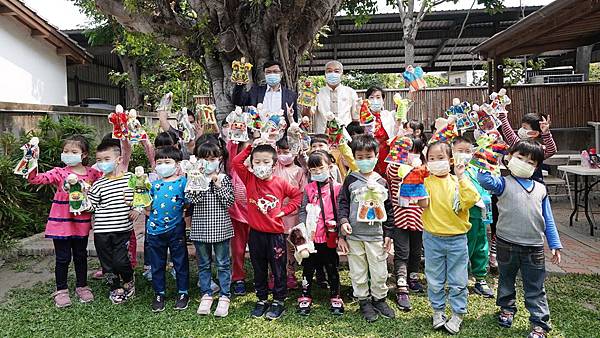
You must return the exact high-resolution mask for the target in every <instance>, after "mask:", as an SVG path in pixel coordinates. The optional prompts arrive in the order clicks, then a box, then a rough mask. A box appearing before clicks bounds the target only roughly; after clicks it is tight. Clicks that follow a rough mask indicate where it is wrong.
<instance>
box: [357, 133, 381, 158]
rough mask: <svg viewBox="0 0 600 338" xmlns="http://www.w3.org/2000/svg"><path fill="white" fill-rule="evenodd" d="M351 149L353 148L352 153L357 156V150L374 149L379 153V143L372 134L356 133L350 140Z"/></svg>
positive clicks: (373, 150)
mask: <svg viewBox="0 0 600 338" xmlns="http://www.w3.org/2000/svg"><path fill="white" fill-rule="evenodd" d="M350 149H352V155H355V156H356V152H357V151H372V152H374V153H375V154H378V153H379V143H378V142H377V140H376V139H375V138H374V137H373V136H371V135H366V134H362V135H356V137H354V138H353V139H352V142H350Z"/></svg>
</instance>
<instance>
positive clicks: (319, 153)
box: [306, 150, 335, 168]
mask: <svg viewBox="0 0 600 338" xmlns="http://www.w3.org/2000/svg"><path fill="white" fill-rule="evenodd" d="M332 163H335V159H334V158H333V155H331V154H330V153H328V152H326V151H323V150H316V151H313V152H312V153H311V154H310V156H308V161H306V166H307V167H309V168H316V167H320V166H322V165H330V164H332Z"/></svg>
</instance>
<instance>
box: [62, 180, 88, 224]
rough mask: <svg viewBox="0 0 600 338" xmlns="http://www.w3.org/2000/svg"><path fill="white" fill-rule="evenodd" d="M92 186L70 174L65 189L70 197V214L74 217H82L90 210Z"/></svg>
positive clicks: (64, 184) (64, 185)
mask: <svg viewBox="0 0 600 338" xmlns="http://www.w3.org/2000/svg"><path fill="white" fill-rule="evenodd" d="M89 188H90V185H89V184H88V183H86V182H85V181H84V180H80V179H79V178H78V177H77V175H75V174H69V175H67V178H66V180H65V182H64V183H63V189H64V190H65V191H66V192H67V194H68V195H69V212H70V213H72V214H74V215H81V213H82V212H84V211H87V210H89V209H90V207H91V204H90V202H89V200H88V197H87V192H88V190H89Z"/></svg>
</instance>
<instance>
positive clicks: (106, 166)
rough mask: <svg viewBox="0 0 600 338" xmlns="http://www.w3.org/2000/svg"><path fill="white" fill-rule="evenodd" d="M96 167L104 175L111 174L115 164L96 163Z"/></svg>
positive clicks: (111, 162)
mask: <svg viewBox="0 0 600 338" xmlns="http://www.w3.org/2000/svg"><path fill="white" fill-rule="evenodd" d="M96 165H97V166H98V169H100V171H101V172H103V173H104V174H105V175H108V174H110V173H112V172H113V171H115V168H116V167H117V163H116V162H115V161H110V162H98V163H96Z"/></svg>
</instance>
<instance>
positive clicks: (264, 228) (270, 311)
mask: <svg viewBox="0 0 600 338" xmlns="http://www.w3.org/2000/svg"><path fill="white" fill-rule="evenodd" d="M248 157H250V168H246V166H245V164H244V161H246V159H247V158H248ZM276 162H277V152H276V151H275V149H273V147H272V146H270V145H268V144H261V143H256V144H255V147H254V148H251V147H247V148H246V149H245V150H244V151H242V152H241V153H240V154H238V155H237V156H236V157H235V158H234V160H233V170H234V171H235V172H236V173H237V174H238V175H239V176H240V178H241V179H242V182H244V185H245V186H246V193H247V198H248V222H249V225H250V234H249V239H248V244H249V247H250V260H251V262H252V268H253V269H254V286H255V289H256V296H257V297H258V302H257V303H256V306H255V307H254V310H253V311H252V317H254V318H259V317H262V316H263V315H265V314H266V315H265V316H266V318H267V319H269V320H275V319H278V318H280V317H281V315H282V314H283V313H284V311H285V307H284V303H283V302H284V300H285V297H286V296H287V287H286V280H285V270H286V267H285V263H286V244H285V236H284V234H283V232H284V226H283V220H282V217H284V216H286V215H289V214H291V213H292V212H293V211H294V210H296V209H298V207H299V206H300V200H301V198H302V193H301V191H300V189H298V188H295V187H292V186H291V185H290V184H289V183H287V182H286V181H285V180H284V179H282V178H280V177H277V176H273V167H274V166H275V164H276ZM286 198H289V203H288V204H287V205H286V206H283V205H282V201H283V200H285V199H286ZM268 266H270V267H271V272H272V273H273V276H274V280H275V286H274V288H273V299H274V301H273V303H272V304H271V305H270V306H269V304H268V303H267V296H268V294H269V291H268V288H267V274H268V273H267V268H268Z"/></svg>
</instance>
